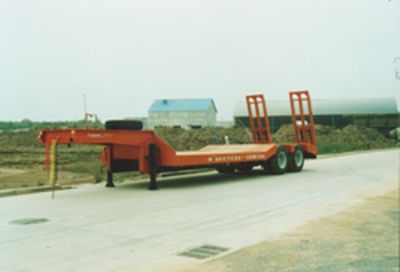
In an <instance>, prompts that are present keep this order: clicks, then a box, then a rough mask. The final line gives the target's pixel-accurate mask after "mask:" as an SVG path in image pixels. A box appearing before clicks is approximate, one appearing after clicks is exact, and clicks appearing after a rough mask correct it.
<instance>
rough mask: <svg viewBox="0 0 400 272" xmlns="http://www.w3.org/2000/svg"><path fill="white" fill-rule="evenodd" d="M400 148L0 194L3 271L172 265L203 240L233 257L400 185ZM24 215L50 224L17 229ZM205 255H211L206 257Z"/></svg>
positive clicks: (151, 268)
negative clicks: (272, 167) (154, 185)
mask: <svg viewBox="0 0 400 272" xmlns="http://www.w3.org/2000/svg"><path fill="white" fill-rule="evenodd" d="M398 179H399V149H397V150H393V149H392V150H385V151H374V152H362V153H354V154H348V155H342V156H333V157H325V158H321V159H318V160H314V161H307V162H306V166H305V169H304V170H303V172H301V173H296V174H285V175H282V176H266V175H262V174H261V173H260V172H258V173H257V172H256V173H253V174H251V175H231V176H228V175H226V176H224V175H218V174H217V173H208V174H202V175H196V176H192V177H179V178H177V177H175V178H166V179H163V180H162V181H161V182H160V188H161V190H159V191H155V192H150V191H147V190H146V188H147V182H146V183H144V182H139V183H135V184H124V185H120V186H118V187H117V188H113V189H109V188H104V187H103V186H104V185H103V184H102V185H85V186H81V187H79V188H77V189H73V190H68V191H60V192H57V193H56V199H54V200H52V199H51V198H50V193H48V192H47V193H38V194H31V195H23V196H16V197H5V198H1V199H0V271H2V272H4V271H41V272H43V271H52V272H54V271H85V272H87V271H166V270H168V271H173V270H174V269H175V268H176V267H179V266H185V265H191V264H195V263H198V262H202V261H201V260H198V259H193V258H189V257H183V256H178V254H179V253H181V252H183V251H185V250H188V249H192V248H195V247H198V246H202V245H205V244H209V245H215V246H219V247H225V248H228V249H229V251H227V252H226V253H229V252H232V251H235V250H238V249H240V248H242V247H246V246H249V245H252V244H254V243H257V242H259V241H262V240H266V239H274V238H276V237H277V236H278V235H279V234H281V233H284V232H286V231H289V230H291V229H293V228H295V227H296V226H299V225H301V224H303V223H305V222H306V221H308V220H311V219H314V218H318V217H321V216H327V215H330V214H333V213H336V212H339V211H341V210H343V209H346V208H347V207H350V206H352V205H354V204H356V203H358V202H360V201H362V200H363V199H365V197H368V196H371V195H376V194H381V193H384V192H387V191H389V190H392V189H395V188H398V186H399V180H398ZM26 218H45V219H48V220H49V221H47V222H42V223H37V224H28V225H18V224H12V223H10V222H12V221H14V220H18V219H26ZM203 261H204V260H203Z"/></svg>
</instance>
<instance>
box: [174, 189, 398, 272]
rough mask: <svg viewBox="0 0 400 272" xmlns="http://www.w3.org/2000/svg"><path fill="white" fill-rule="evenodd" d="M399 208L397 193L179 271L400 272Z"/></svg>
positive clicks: (393, 192) (372, 199)
mask: <svg viewBox="0 0 400 272" xmlns="http://www.w3.org/2000/svg"><path fill="white" fill-rule="evenodd" d="M399 205H400V204H399V191H398V190H395V191H392V192H390V193H387V194H385V195H382V196H379V197H374V198H370V199H368V200H367V202H365V203H364V204H362V205H359V206H356V207H353V208H351V209H349V210H347V211H345V212H342V213H339V214H337V215H334V216H330V217H326V218H321V219H317V220H314V221H311V222H309V223H307V224H306V225H303V226H302V227H299V228H298V229H296V230H295V231H293V232H291V233H287V234H285V235H283V236H282V237H280V238H279V239H278V240H274V241H265V242H262V243H260V244H257V245H255V246H252V247H249V248H245V249H243V250H240V251H238V252H235V253H233V254H229V255H226V256H224V257H221V258H219V259H215V260H213V261H210V262H207V263H203V264H200V265H198V266H196V267H190V268H185V269H183V270H181V271H182V272H184V271H185V272H198V271H222V272H223V271H238V272H239V271H240V272H245V271H246V272H247V271H248V272H257V271H263V272H266V271H283V272H286V271H291V272H292V271H296V272H298V271H315V272H317V271H318V272H320V271H321V272H325V271H399V266H400V264H399V232H400V211H399Z"/></svg>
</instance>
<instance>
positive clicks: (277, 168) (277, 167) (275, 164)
mask: <svg viewBox="0 0 400 272" xmlns="http://www.w3.org/2000/svg"><path fill="white" fill-rule="evenodd" d="M268 166H269V170H270V171H271V173H272V174H276V175H281V174H284V173H285V172H286V171H287V169H288V151H287V149H286V148H284V147H282V146H280V147H278V150H277V152H276V154H275V155H274V156H273V157H272V158H271V159H269V161H268Z"/></svg>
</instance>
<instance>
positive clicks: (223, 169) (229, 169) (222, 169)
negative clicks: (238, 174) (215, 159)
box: [215, 165, 235, 174]
mask: <svg viewBox="0 0 400 272" xmlns="http://www.w3.org/2000/svg"><path fill="white" fill-rule="evenodd" d="M215 170H217V171H218V173H220V174H232V173H233V172H235V167H233V166H231V165H223V166H217V167H215Z"/></svg>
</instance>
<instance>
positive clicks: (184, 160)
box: [39, 91, 317, 190]
mask: <svg viewBox="0 0 400 272" xmlns="http://www.w3.org/2000/svg"><path fill="white" fill-rule="evenodd" d="M290 100H291V109H292V119H293V120H292V121H293V124H294V132H295V135H296V143H292V144H283V145H278V144H273V143H272V139H271V134H270V131H269V123H268V114H267V108H266V105H265V101H264V97H263V96H262V95H256V96H248V97H247V103H248V111H249V121H250V125H251V131H252V135H253V141H254V144H241V145H208V146H206V147H204V148H202V149H200V150H197V151H183V152H177V151H175V150H174V149H173V148H172V147H171V146H169V145H168V144H167V143H166V142H165V141H164V140H163V139H161V138H160V137H158V136H157V135H156V134H155V133H154V132H153V131H150V130H140V126H133V128H132V129H129V128H128V127H127V126H126V124H127V123H128V122H129V121H109V122H108V123H106V129H63V130H48V131H42V132H40V135H39V143H40V144H45V145H46V146H47V147H49V146H50V144H51V143H52V142H54V141H55V142H56V143H57V144H67V145H72V144H95V145H103V146H105V147H104V149H103V151H102V155H101V158H102V162H103V164H104V165H105V166H106V168H107V170H108V176H107V186H108V187H113V186H114V184H113V180H112V174H113V173H115V172H122V171H140V172H141V173H147V174H150V187H149V189H150V190H155V189H157V188H158V186H157V182H156V175H157V173H159V172H166V171H174V170H180V169H191V168H202V167H203V168H205V167H206V168H210V167H213V168H215V169H217V170H218V171H219V172H221V173H230V172H234V171H235V170H238V171H250V170H251V169H252V168H253V167H254V166H257V165H261V166H262V167H263V168H264V169H265V170H266V171H268V172H271V173H274V174H283V173H285V172H286V171H287V170H289V171H300V170H301V169H302V168H303V164H304V158H305V157H308V158H314V157H316V155H317V147H316V143H315V140H316V139H315V129H314V122H313V118H312V110H311V101H310V99H309V94H308V92H307V91H301V92H291V93H290ZM260 107H261V109H260ZM297 111H299V115H297V114H296V112H297ZM305 111H307V112H305ZM121 125H122V127H123V128H124V129H121ZM107 128H108V129H107ZM48 150H49V148H47V156H46V158H48ZM46 161H48V160H46Z"/></svg>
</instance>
